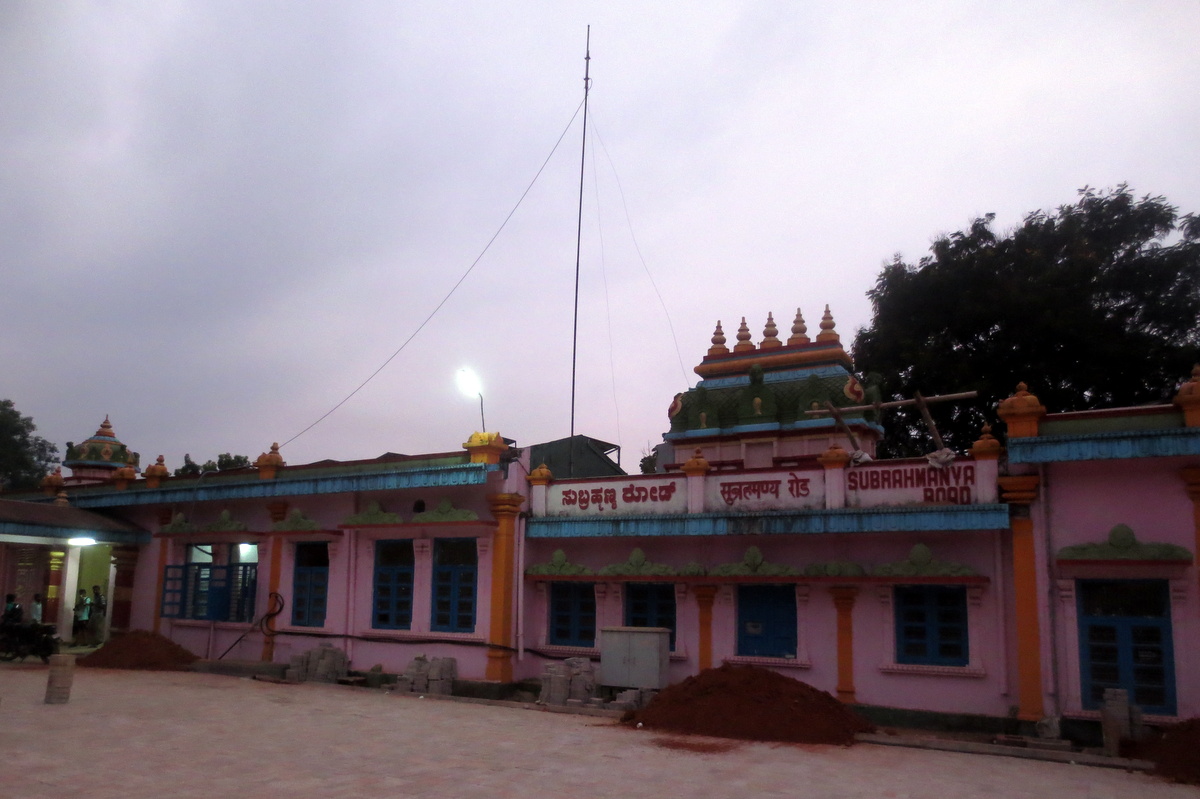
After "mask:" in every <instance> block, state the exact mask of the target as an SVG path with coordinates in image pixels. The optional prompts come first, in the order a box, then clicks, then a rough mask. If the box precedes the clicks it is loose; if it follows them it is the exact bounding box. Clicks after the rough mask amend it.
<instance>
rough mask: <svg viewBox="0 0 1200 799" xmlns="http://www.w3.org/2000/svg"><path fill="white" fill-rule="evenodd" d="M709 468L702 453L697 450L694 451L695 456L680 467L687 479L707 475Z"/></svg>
mask: <svg viewBox="0 0 1200 799" xmlns="http://www.w3.org/2000/svg"><path fill="white" fill-rule="evenodd" d="M710 468H711V467H710V466H709V465H708V461H707V460H705V459H704V454H703V452H702V451H701V450H699V449H697V450H696V454H695V455H693V456H692V457H690V458H688V459H687V461H685V462H684V464H683V466H681V467H680V469H682V470H683V473H684V474H686V475H687V476H688V477H694V476H696V475H704V474H708V471H709V469H710Z"/></svg>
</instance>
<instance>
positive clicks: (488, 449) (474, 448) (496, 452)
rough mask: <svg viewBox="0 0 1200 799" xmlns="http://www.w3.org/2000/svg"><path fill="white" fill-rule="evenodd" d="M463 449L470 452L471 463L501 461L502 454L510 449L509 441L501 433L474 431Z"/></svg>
mask: <svg viewBox="0 0 1200 799" xmlns="http://www.w3.org/2000/svg"><path fill="white" fill-rule="evenodd" d="M463 449H465V450H466V451H467V452H468V453H470V460H471V463H499V462H500V456H501V455H503V454H504V453H505V452H507V451H508V442H507V441H505V440H504V437H503V436H501V435H500V434H499V433H487V432H483V433H480V432H474V433H472V434H471V435H470V436H468V437H467V440H466V442H465V443H464V444H463Z"/></svg>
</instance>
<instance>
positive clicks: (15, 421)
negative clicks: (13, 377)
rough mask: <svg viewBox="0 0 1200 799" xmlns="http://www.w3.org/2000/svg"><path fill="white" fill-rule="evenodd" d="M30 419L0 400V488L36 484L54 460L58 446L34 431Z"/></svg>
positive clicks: (21, 487) (7, 401)
mask: <svg viewBox="0 0 1200 799" xmlns="http://www.w3.org/2000/svg"><path fill="white" fill-rule="evenodd" d="M35 430H37V426H36V425H34V423H33V419H32V418H30V417H28V416H22V415H21V414H20V412H19V411H17V409H16V407H15V406H14V405H13V402H12V400H0V489H5V490H7V489H24V488H37V486H38V484H39V483H40V482H41V481H42V478H43V477H45V476H46V473H47V472H49V471H50V467H51V466H53V465H54V464H55V463H57V462H58V447H56V446H55V445H53V444H51V443H50V442H49V441H47V440H46V439H44V438H42V437H41V436H38V435H34V431H35Z"/></svg>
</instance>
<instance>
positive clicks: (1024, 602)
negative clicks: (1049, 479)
mask: <svg viewBox="0 0 1200 799" xmlns="http://www.w3.org/2000/svg"><path fill="white" fill-rule="evenodd" d="M1000 490H1001V491H1002V492H1003V499H1004V501H1005V502H1007V503H1008V504H1009V510H1010V514H1011V518H1010V520H1009V524H1010V526H1011V527H1012V542H1013V603H1014V605H1015V610H1016V629H1017V711H1018V712H1017V718H1019V719H1021V720H1022V721H1040V720H1041V719H1042V718H1043V716H1045V710H1044V709H1043V706H1042V632H1041V624H1040V623H1039V621H1038V618H1039V617H1038V586H1037V557H1036V543H1035V541H1034V536H1033V519H1031V518H1030V516H1029V505H1030V503H1032V502H1033V501H1034V500H1035V499H1037V491H1038V476H1037V475H1014V476H1010V477H1001V478H1000Z"/></svg>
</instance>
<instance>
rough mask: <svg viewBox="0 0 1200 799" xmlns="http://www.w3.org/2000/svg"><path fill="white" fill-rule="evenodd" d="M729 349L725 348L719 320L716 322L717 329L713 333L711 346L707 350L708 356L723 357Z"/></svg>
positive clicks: (723, 332)
mask: <svg viewBox="0 0 1200 799" xmlns="http://www.w3.org/2000/svg"><path fill="white" fill-rule="evenodd" d="M728 352H729V348H728V347H726V346H725V331H724V330H722V329H721V320H720V319H718V320H717V329H716V330H714V331H713V337H712V346H711V347H709V348H708V354H709V355H725V354H727V353H728Z"/></svg>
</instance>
